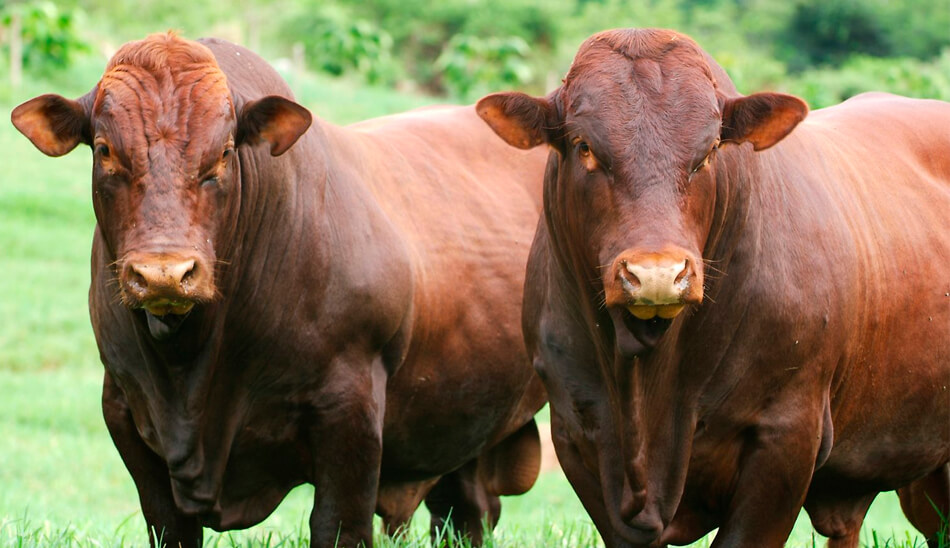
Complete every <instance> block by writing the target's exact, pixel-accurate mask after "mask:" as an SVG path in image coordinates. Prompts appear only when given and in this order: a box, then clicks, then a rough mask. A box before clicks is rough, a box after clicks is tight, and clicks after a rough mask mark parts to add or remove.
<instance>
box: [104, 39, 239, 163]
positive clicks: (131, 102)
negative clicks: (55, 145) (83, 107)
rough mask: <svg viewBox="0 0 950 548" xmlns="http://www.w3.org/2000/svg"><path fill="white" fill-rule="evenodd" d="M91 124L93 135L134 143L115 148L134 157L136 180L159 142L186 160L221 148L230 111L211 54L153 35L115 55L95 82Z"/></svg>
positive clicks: (196, 45) (224, 84) (197, 46)
mask: <svg viewBox="0 0 950 548" xmlns="http://www.w3.org/2000/svg"><path fill="white" fill-rule="evenodd" d="M93 119H94V121H95V125H94V127H93V135H94V136H95V135H98V134H100V133H101V132H103V131H106V130H108V137H109V138H110V139H112V140H117V139H122V140H131V141H132V142H122V143H115V144H116V145H119V146H120V147H121V148H122V149H124V150H126V151H128V152H129V153H130V154H131V155H132V156H133V157H132V158H130V160H131V161H132V164H133V166H132V168H133V172H134V173H133V174H134V175H140V174H142V173H143V172H144V171H148V170H149V169H150V166H149V164H150V163H151V162H150V159H149V157H150V156H153V153H152V152H151V150H150V149H151V147H153V145H155V144H157V143H162V144H163V145H165V146H166V147H167V146H170V147H171V148H174V149H177V150H179V151H182V152H185V155H186V156H188V153H187V152H186V151H189V150H190V151H194V152H198V153H199V154H200V151H201V150H202V149H205V148H210V147H213V146H216V145H218V144H220V143H219V141H220V140H221V139H223V138H227V137H228V136H227V135H221V132H222V129H223V126H224V124H225V123H227V122H229V121H232V120H233V119H234V107H233V105H232V102H231V95H230V92H229V90H228V85H227V79H226V78H225V75H224V73H223V72H222V71H221V69H220V68H219V67H218V64H217V62H216V61H215V58H214V55H213V54H212V53H211V50H209V49H208V48H206V47H205V46H203V45H201V44H199V43H197V42H193V41H189V40H185V39H182V38H179V37H177V36H175V35H174V34H172V33H168V34H156V35H152V36H149V37H148V38H146V39H144V40H140V41H136V42H129V43H128V44H125V45H124V46H122V48H121V49H120V50H119V51H118V52H117V53H116V54H115V56H113V58H112V60H111V61H110V62H109V64H108V66H107V67H106V71H105V74H104V75H103V76H102V80H101V81H100V83H99V89H98V91H97V94H96V98H95V102H94V104H93ZM145 150H149V153H148V154H145V155H143V154H138V155H136V154H135V152H136V151H145ZM153 160H154V158H153ZM192 160H194V161H198V160H200V158H193V159H192Z"/></svg>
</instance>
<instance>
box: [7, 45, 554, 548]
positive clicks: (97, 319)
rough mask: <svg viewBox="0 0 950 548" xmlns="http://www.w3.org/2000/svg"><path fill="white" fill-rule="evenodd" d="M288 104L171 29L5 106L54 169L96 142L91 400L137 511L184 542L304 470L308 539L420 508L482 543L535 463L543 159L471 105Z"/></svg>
mask: <svg viewBox="0 0 950 548" xmlns="http://www.w3.org/2000/svg"><path fill="white" fill-rule="evenodd" d="M291 97H292V95H291V93H290V90H289V89H288V88H287V86H286V84H285V83H284V82H283V81H282V80H281V79H280V77H279V76H278V75H277V74H276V73H275V72H274V71H273V70H272V69H271V68H270V67H269V66H268V65H267V64H266V63H265V62H264V61H262V60H261V59H260V58H259V57H257V56H256V55H254V54H253V53H251V52H249V51H248V50H246V49H243V48H240V47H237V46H234V45H231V44H228V43H225V42H222V41H217V40H206V41H203V43H197V42H191V41H187V40H183V39H180V38H178V37H176V36H174V35H171V34H168V35H153V36H150V37H149V38H147V39H146V40H143V41H140V42H132V43H129V44H126V45H125V46H123V47H122V48H121V49H120V50H119V52H118V53H117V54H116V55H115V57H114V58H113V59H112V60H111V62H110V63H109V65H108V67H107V68H106V72H105V74H104V76H103V77H102V80H101V81H100V82H99V83H98V85H97V86H96V87H95V88H94V89H93V90H92V91H91V92H90V93H89V94H88V95H86V96H84V97H82V98H80V99H79V100H77V101H72V100H68V99H65V98H63V97H60V96H56V95H44V96H41V97H38V98H36V99H33V100H31V101H28V102H26V103H24V104H23V105H21V106H19V107H18V108H17V109H16V110H15V111H14V112H13V123H14V124H15V125H16V126H17V128H18V129H19V130H20V131H22V132H23V133H24V134H25V135H26V136H27V137H29V138H30V140H31V141H32V142H33V143H34V144H35V145H36V146H37V147H38V148H39V149H40V150H41V151H43V152H44V153H46V154H48V155H51V156H59V155H61V154H65V153H67V152H69V151H70V150H72V149H73V148H74V147H75V146H77V145H78V144H79V143H84V144H87V145H89V146H90V147H92V149H93V181H92V185H93V186H92V188H93V202H94V207H95V212H96V219H97V226H96V232H95V237H94V241H93V253H92V286H91V289H90V295H89V303H90V311H91V317H92V323H93V327H94V330H95V334H96V340H97V342H98V345H99V350H100V353H101V357H102V361H103V363H104V365H105V380H104V388H103V397H102V403H103V411H104V415H105V419H106V423H107V425H108V427H109V431H110V433H111V434H112V437H113V440H114V441H115V444H116V447H117V448H118V450H119V452H120V453H121V455H122V458H123V460H124V461H125V464H126V466H127V467H128V469H129V472H130V473H131V475H132V478H133V479H134V481H135V484H136V487H137V489H138V492H139V497H140V500H141V505H142V511H143V513H144V515H145V519H146V522H147V524H148V526H149V528H150V531H152V532H153V534H159V535H161V538H162V539H163V540H164V542H166V543H167V544H169V545H177V544H178V543H181V544H182V545H183V546H195V545H199V544H200V543H201V535H202V527H203V526H207V527H212V528H214V529H217V530H225V529H233V528H243V527H248V526H250V525H253V524H255V523H257V522H259V521H261V520H262V519H264V518H265V517H266V516H267V515H269V514H270V513H271V512H272V511H273V509H274V508H275V507H276V506H277V504H278V503H280V501H281V500H282V499H283V498H284V496H285V494H286V493H287V492H288V491H289V490H290V489H291V488H293V487H294V486H296V485H299V484H301V483H305V482H306V483H312V484H313V485H314V486H315V489H316V494H315V500H314V508H313V513H312V515H311V519H310V526H311V544H312V545H313V546H332V545H334V544H338V545H339V546H354V545H357V544H359V543H365V544H367V545H369V544H371V543H372V520H373V513H374V511H375V512H376V513H379V514H380V515H382V516H383V518H384V521H385V523H386V526H387V528H388V529H389V530H390V531H391V530H392V529H394V528H395V527H398V526H399V525H401V524H403V523H404V522H406V521H407V520H408V519H409V518H410V517H411V515H412V513H413V512H414V510H415V509H416V507H417V506H418V505H419V503H420V502H421V501H422V500H423V499H424V500H425V501H426V504H427V506H428V507H429V509H430V510H431V511H432V516H433V517H432V519H433V525H441V524H442V523H443V522H444V521H451V522H452V523H453V524H454V525H455V526H456V528H457V529H458V530H461V529H465V530H467V531H468V532H469V533H471V535H472V536H473V537H474V540H475V541H476V542H479V541H480V540H481V523H480V520H482V519H483V518H487V520H488V521H489V523H490V524H492V525H493V524H494V523H495V521H496V520H497V518H498V515H499V512H500V506H499V499H498V495H502V494H516V493H521V492H524V491H525V490H527V489H528V488H529V487H530V486H531V485H532V484H533V482H534V480H535V478H536V476H537V472H538V464H539V450H540V448H539V443H538V433H537V429H536V427H535V424H534V421H533V419H532V416H533V415H534V413H535V412H536V411H537V410H538V408H540V407H541V405H542V404H543V403H544V391H543V387H542V385H541V383H540V381H538V380H536V377H535V375H534V372H533V370H532V368H531V365H530V361H529V360H528V358H527V355H526V352H525V350H524V345H523V342H522V337H521V334H520V329H519V318H520V302H521V287H522V284H523V278H524V274H523V269H524V262H525V261H526V257H527V253H528V248H529V244H530V240H531V234H532V231H533V230H534V228H535V225H536V222H537V216H538V212H539V210H540V184H541V174H542V172H543V165H544V159H545V156H546V155H545V154H544V153H543V152H542V151H538V152H535V153H524V152H522V151H515V150H514V149H512V148H511V147H508V146H507V145H505V144H504V143H503V142H501V141H499V140H498V138H497V137H496V136H495V135H494V134H493V133H492V132H491V130H490V129H488V128H487V127H486V126H485V125H484V124H483V123H482V122H481V120H480V119H479V118H478V116H477V115H476V114H475V111H474V109H472V108H471V107H468V108H461V107H459V108H455V107H447V108H436V109H429V110H424V111H419V112H416V113H410V114H406V115H402V116H396V117H390V118H383V119H380V120H377V121H373V122H370V123H366V124H364V125H357V126H353V127H350V128H339V127H336V126H333V125H331V124H327V123H322V122H320V121H316V120H315V121H312V120H311V116H310V113H309V112H308V111H307V110H306V109H304V108H303V107H301V106H299V105H297V104H296V103H294V102H293V101H292V100H291V99H290V98H291ZM311 123H312V125H311ZM308 128H309V129H308ZM151 540H152V543H153V544H154V543H155V537H154V536H152V537H151Z"/></svg>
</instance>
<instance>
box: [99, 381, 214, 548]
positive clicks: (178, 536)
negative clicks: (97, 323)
mask: <svg viewBox="0 0 950 548" xmlns="http://www.w3.org/2000/svg"><path fill="white" fill-rule="evenodd" d="M102 415H103V417H104V418H105V421H106V427H107V428H108V429H109V435H111V436H112V441H113V443H115V446H116V448H117V449H118V450H119V455H120V456H121V457H122V462H124V463H125V467H126V468H127V469H128V470H129V474H131V475H132V480H133V481H134V482H135V488H136V490H137V491H138V493H139V503H140V504H141V506H142V514H143V515H144V516H145V523H146V525H147V526H148V535H149V545H150V546H152V547H153V548H155V547H156V546H159V545H162V546H181V547H182V548H191V547H199V546H201V543H202V529H201V526H200V525H199V524H198V520H197V519H196V518H195V517H193V516H186V515H185V514H183V513H182V512H180V511H179V510H178V508H177V507H176V506H175V500H174V498H173V497H172V489H171V479H170V478H169V476H168V467H167V466H166V465H165V462H164V461H163V460H162V459H161V458H159V456H158V455H156V454H155V453H153V452H152V450H151V449H149V448H148V446H147V445H145V442H143V441H142V438H140V437H139V433H138V430H136V428H135V423H133V422H132V412H131V411H130V410H129V406H128V405H127V404H126V402H125V396H124V395H123V394H122V392H121V391H120V390H119V388H118V387H117V386H116V385H115V382H114V381H113V380H112V376H111V375H109V374H108V373H106V374H105V378H104V380H103V383H102Z"/></svg>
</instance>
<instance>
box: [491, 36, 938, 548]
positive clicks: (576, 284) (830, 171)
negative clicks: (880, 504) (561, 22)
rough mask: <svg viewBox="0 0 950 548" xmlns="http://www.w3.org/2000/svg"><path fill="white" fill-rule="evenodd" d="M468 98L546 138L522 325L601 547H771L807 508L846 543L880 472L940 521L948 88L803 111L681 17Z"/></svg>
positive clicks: (911, 508) (501, 127) (595, 43)
mask: <svg viewBox="0 0 950 548" xmlns="http://www.w3.org/2000/svg"><path fill="white" fill-rule="evenodd" d="M478 109H479V113H480V114H481V115H482V116H483V118H484V119H485V120H486V121H487V122H488V123H489V124H490V125H491V126H492V127H493V128H494V129H495V130H496V131H497V132H498V133H499V134H500V135H501V136H502V137H504V138H505V139H506V140H508V142H509V143H511V144H513V145H515V146H520V147H522V148H528V147H531V146H533V145H537V144H541V143H546V144H548V145H550V147H551V148H552V152H551V157H550V160H549V164H548V169H547V173H546V175H545V189H544V214H543V215H544V221H543V222H542V223H541V224H540V226H539V229H538V232H537V234H536V237H535V241H534V245H533V247H532V250H531V254H530V257H529V263H528V273H527V281H526V291H525V306H524V318H523V321H524V330H525V337H526V341H527V344H528V347H529V352H530V353H531V354H532V356H533V359H534V363H535V367H536V368H537V369H538V371H539V373H540V375H541V376H542V378H543V379H544V382H545V385H546V387H547V390H548V394H549V397H550V400H551V411H552V431H553V432H552V433H553V439H554V442H555V447H556V449H557V453H558V457H559V459H560V461H561V464H562V466H563V467H564V469H565V472H566V473H567V476H568V478H569V479H570V481H571V483H572V485H573V486H574V489H575V490H576V491H577V493H578V495H579V496H580V498H581V500H582V501H583V503H584V505H585V507H586V509H587V510H588V512H589V513H590V514H591V516H592V518H593V520H594V522H595V523H596V525H597V527H598V529H599V531H600V532H601V534H602V535H603V537H604V539H605V542H606V544H607V545H608V546H657V545H666V544H686V543H689V542H693V541H695V540H697V539H699V538H701V537H702V536H703V535H705V534H707V533H708V532H709V531H711V530H713V529H715V528H718V529H719V531H718V533H717V535H716V539H715V541H714V543H713V546H717V547H718V546H723V547H725V546H729V547H736V546H749V547H752V546H757V547H762V546H781V545H782V544H783V543H784V541H785V540H786V539H787V537H788V534H789V532H790V531H791V528H792V526H793V524H794V522H795V519H796V517H797V516H798V514H799V511H800V509H801V508H802V507H803V506H804V508H805V509H806V510H807V511H808V513H809V514H810V516H811V519H812V522H813V524H814V525H815V527H816V529H817V530H818V532H819V533H821V534H823V535H826V536H829V537H830V539H831V540H830V545H832V546H837V547H843V546H849V547H853V546H857V543H858V533H859V530H860V525H861V522H862V520H863V518H864V515H865V512H866V511H867V508H868V506H869V505H870V503H871V501H872V500H873V499H874V497H875V496H876V495H877V494H878V493H879V492H881V491H888V490H893V489H901V501H902V505H903V506H904V508H905V512H906V513H907V515H908V517H909V518H910V519H911V521H912V522H913V523H914V524H915V525H916V526H917V527H918V528H919V529H920V530H921V531H923V532H924V533H925V534H926V535H927V536H928V537H929V538H930V542H932V543H934V544H935V543H936V542H937V537H938V536H939V535H940V534H941V533H940V528H941V525H940V519H939V517H938V511H939V512H942V513H943V515H944V516H946V515H947V514H948V510H950V468H948V459H950V269H948V265H950V237H948V236H950V232H948V226H950V224H948V218H950V217H948V212H950V155H948V154H947V151H950V133H948V131H947V128H948V127H950V105H948V104H947V103H942V102H938V101H927V100H913V99H905V98H900V97H895V96H890V95H884V94H870V95H864V96H860V97H857V98H854V99H851V100H849V101H847V102H845V103H844V104H842V105H839V106H835V107H831V108H828V109H823V110H820V111H816V112H813V113H811V114H810V115H808V116H807V118H806V113H807V107H806V106H805V105H804V103H802V102H801V101H800V100H798V99H796V98H794V97H790V96H784V95H779V94H755V95H750V96H748V97H746V96H741V95H739V94H738V93H736V91H735V89H734V87H733V86H732V83H731V82H730V81H729V80H728V77H727V76H726V75H725V73H724V72H723V71H722V69H721V68H720V67H718V65H716V64H715V62H714V61H713V60H712V59H711V58H709V56H708V55H706V54H705V53H704V52H702V50H701V49H699V47H698V46H696V45H695V43H693V42H692V41H691V40H689V39H688V38H686V37H684V36H682V35H679V34H676V33H674V32H671V31H663V30H618V31H609V32H605V33H601V34H598V35H595V36H594V37H592V38H591V39H589V40H588V41H587V42H585V44H584V45H583V46H582V47H581V50H580V51H579V52H578V55H577V57H576V58H575V61H574V64H573V66H572V68H571V70H570V72H569V73H568V76H567V78H566V79H565V81H564V85H563V86H562V87H561V88H559V89H558V90H555V91H554V92H552V93H551V94H550V95H549V96H547V97H545V98H532V97H528V96H526V95H523V94H517V93H508V94H496V95H493V96H489V97H487V98H485V99H482V101H481V102H480V103H479V106H478ZM799 122H800V123H799ZM929 501H932V502H933V506H931V505H930V504H929ZM924 508H926V510H924ZM943 527H944V528H945V527H946V522H944V523H943ZM944 531H945V529H944ZM943 534H945V532H944V533H943Z"/></svg>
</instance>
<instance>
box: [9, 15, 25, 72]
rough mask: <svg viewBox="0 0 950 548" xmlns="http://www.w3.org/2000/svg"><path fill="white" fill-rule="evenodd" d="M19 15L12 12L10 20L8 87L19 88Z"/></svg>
mask: <svg viewBox="0 0 950 548" xmlns="http://www.w3.org/2000/svg"><path fill="white" fill-rule="evenodd" d="M22 26H23V25H22V21H21V19H20V14H19V13H17V12H16V11H14V12H13V14H12V17H11V20H10V86H11V87H12V88H13V89H17V88H19V87H20V82H21V81H22V80H23V28H22Z"/></svg>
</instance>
